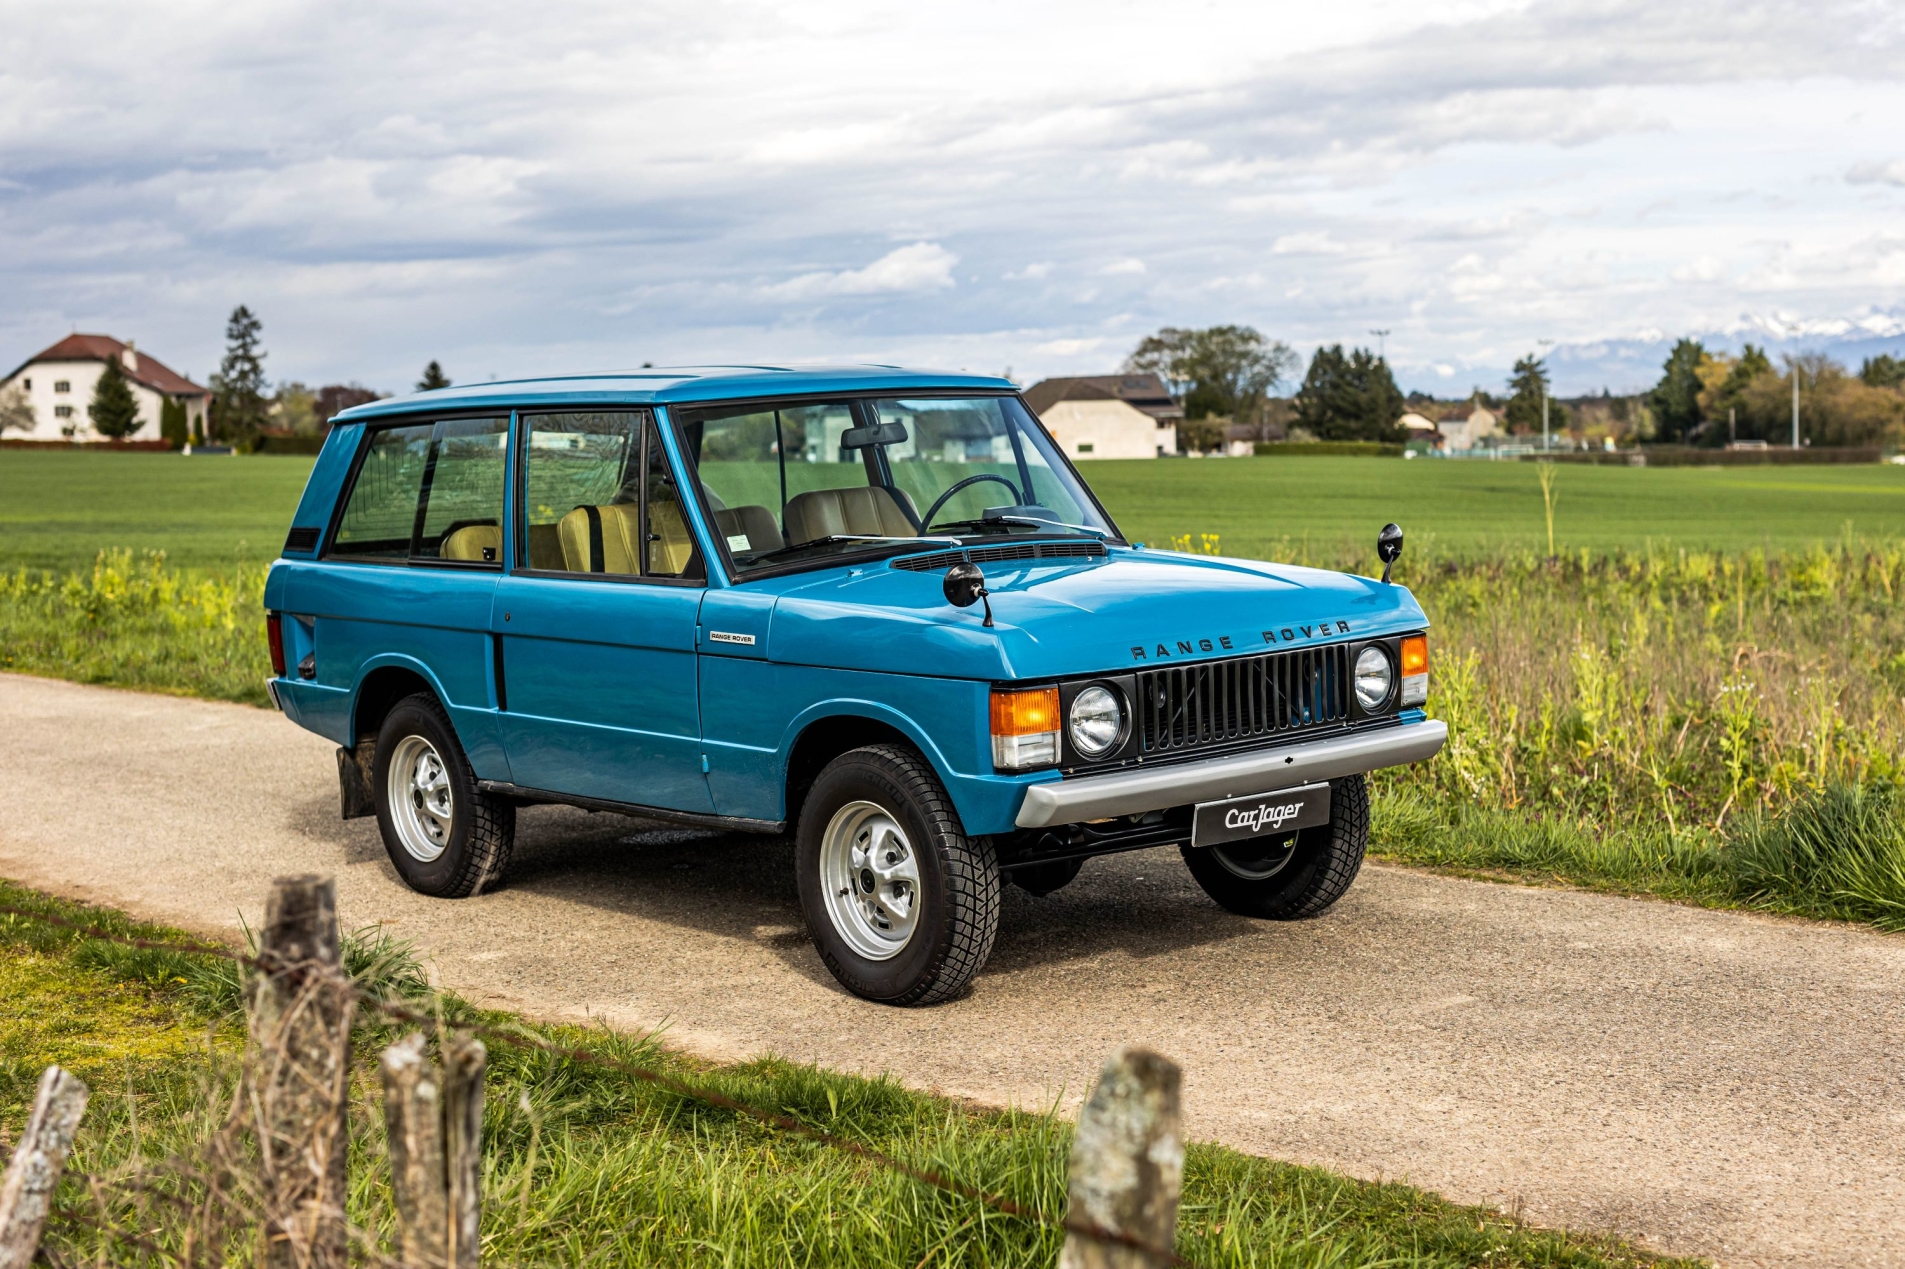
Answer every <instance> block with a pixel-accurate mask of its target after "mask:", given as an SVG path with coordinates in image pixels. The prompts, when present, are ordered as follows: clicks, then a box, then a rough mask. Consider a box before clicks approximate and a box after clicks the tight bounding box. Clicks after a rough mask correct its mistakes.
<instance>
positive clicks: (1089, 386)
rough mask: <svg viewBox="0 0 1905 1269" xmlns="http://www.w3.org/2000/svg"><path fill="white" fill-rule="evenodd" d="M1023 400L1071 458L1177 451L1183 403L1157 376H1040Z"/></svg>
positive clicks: (1154, 456)
mask: <svg viewBox="0 0 1905 1269" xmlns="http://www.w3.org/2000/svg"><path fill="white" fill-rule="evenodd" d="M1025 403H1026V404H1027V405H1029V406H1031V407H1032V411H1033V413H1035V414H1037V415H1038V417H1039V422H1041V423H1043V424H1044V425H1045V430H1046V431H1048V432H1050V433H1051V434H1052V437H1053V439H1054V440H1056V441H1057V442H1058V444H1059V448H1061V449H1063V450H1064V451H1065V453H1066V454H1067V455H1068V456H1069V457H1072V458H1156V457H1158V456H1159V455H1162V454H1174V453H1176V452H1177V425H1178V421H1179V420H1181V419H1182V418H1183V417H1184V407H1183V406H1181V405H1179V404H1178V403H1177V402H1176V400H1174V399H1173V398H1172V396H1171V391H1170V389H1169V388H1167V387H1165V386H1164V381H1163V380H1162V379H1160V378H1158V377H1157V376H1156V375H1092V376H1089V377H1086V378H1078V379H1041V380H1040V381H1039V382H1037V383H1035V384H1033V385H1032V386H1031V387H1030V388H1028V389H1026V393H1025Z"/></svg>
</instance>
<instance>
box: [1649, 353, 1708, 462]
mask: <svg viewBox="0 0 1905 1269" xmlns="http://www.w3.org/2000/svg"><path fill="white" fill-rule="evenodd" d="M1706 356H1707V350H1706V348H1705V347H1703V346H1702V345H1701V343H1700V341H1699V340H1697V339H1683V340H1681V341H1680V342H1679V343H1677V344H1675V345H1674V346H1673V351H1672V352H1670V353H1668V354H1667V360H1666V361H1665V362H1664V363H1662V365H1661V375H1660V382H1659V383H1657V384H1655V385H1654V390H1653V391H1652V392H1650V393H1648V394H1647V403H1648V404H1649V405H1650V406H1652V407H1653V411H1654V419H1655V422H1656V423H1657V424H1658V426H1659V428H1660V438H1661V439H1662V440H1665V441H1685V440H1687V439H1688V438H1689V436H1690V435H1691V434H1692V432H1693V430H1694V429H1695V428H1697V427H1699V426H1700V424H1701V421H1702V420H1703V418H1704V417H1705V416H1704V415H1702V414H1701V412H1700V387H1701V384H1700V363H1701V362H1703V361H1705V360H1706Z"/></svg>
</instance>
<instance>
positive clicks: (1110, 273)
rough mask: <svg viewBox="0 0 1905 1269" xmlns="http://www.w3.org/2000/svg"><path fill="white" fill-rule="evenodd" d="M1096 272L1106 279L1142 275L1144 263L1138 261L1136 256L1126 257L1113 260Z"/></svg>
mask: <svg viewBox="0 0 1905 1269" xmlns="http://www.w3.org/2000/svg"><path fill="white" fill-rule="evenodd" d="M1098 272H1100V273H1102V274H1104V275H1105V276H1107V277H1118V276H1120V275H1122V274H1133V273H1143V272H1144V261H1142V260H1140V259H1138V258H1137V257H1136V256H1126V257H1125V258H1124V259H1122V260H1113V261H1112V262H1111V263H1110V264H1108V265H1106V266H1105V267H1104V268H1102V269H1100V270H1098Z"/></svg>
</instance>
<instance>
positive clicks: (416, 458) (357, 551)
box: [330, 419, 509, 565]
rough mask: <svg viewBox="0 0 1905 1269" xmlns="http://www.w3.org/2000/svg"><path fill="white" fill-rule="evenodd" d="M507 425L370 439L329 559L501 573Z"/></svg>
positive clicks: (468, 423)
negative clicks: (434, 563)
mask: <svg viewBox="0 0 1905 1269" xmlns="http://www.w3.org/2000/svg"><path fill="white" fill-rule="evenodd" d="M508 441H509V420H508V419H455V420H448V421H445V422H442V423H419V424H412V425H408V426H404V427H391V428H383V429H381V430H379V431H376V432H373V433H372V434H371V437H370V441H369V443H368V448H367V449H366V450H365V453H364V461H363V462H362V464H360V465H359V467H358V469H357V479H356V482H355V483H354V484H353V485H352V486H351V492H350V496H349V498H348V499H347V500H346V501H345V503H344V514H343V516H342V518H341V519H340V520H339V522H338V529H337V535H336V537H335V538H334V539H333V540H332V543H331V548H330V554H332V555H334V556H342V557H346V558H352V559H372V560H377V559H381V560H411V559H416V560H445V561H453V562H456V563H461V564H494V565H500V564H501V562H502V556H503V530H502V513H503V471H504V465H503V464H504V455H505V452H506V449H507V445H508Z"/></svg>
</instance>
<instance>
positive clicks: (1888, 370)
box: [1859, 353, 1905, 388]
mask: <svg viewBox="0 0 1905 1269" xmlns="http://www.w3.org/2000/svg"><path fill="white" fill-rule="evenodd" d="M1859 378H1860V379H1861V380H1863V381H1864V382H1865V385H1866V387H1868V388H1897V387H1900V386H1905V357H1894V356H1892V354H1890V353H1880V354H1879V355H1878V356H1876V357H1867V358H1866V359H1865V364H1864V365H1862V366H1860V367H1859Z"/></svg>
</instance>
